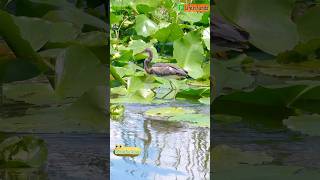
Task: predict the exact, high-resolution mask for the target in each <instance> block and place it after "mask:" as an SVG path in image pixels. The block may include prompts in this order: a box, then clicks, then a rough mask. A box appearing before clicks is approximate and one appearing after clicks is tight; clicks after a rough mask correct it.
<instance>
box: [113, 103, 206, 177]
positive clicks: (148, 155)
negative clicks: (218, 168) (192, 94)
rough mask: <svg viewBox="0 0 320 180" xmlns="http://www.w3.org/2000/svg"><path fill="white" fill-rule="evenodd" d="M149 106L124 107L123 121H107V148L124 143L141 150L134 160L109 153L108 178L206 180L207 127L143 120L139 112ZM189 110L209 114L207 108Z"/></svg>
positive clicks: (197, 107) (198, 107) (200, 107)
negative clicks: (108, 138)
mask: <svg viewBox="0 0 320 180" xmlns="http://www.w3.org/2000/svg"><path fill="white" fill-rule="evenodd" d="M179 106H180V105H179ZM190 106H192V105H190ZM153 107H154V106H142V107H140V106H138V107H137V106H134V105H127V106H126V111H125V119H124V120H123V121H121V122H116V121H111V126H110V145H111V148H114V147H115V144H125V145H126V146H137V147H140V148H141V149H142V153H141V155H140V156H138V157H135V158H123V157H118V156H115V155H113V154H112V153H111V154H110V157H111V179H120V178H121V179H123V178H128V179H166V180H170V179H209V175H210V174H209V170H210V165H209V163H210V161H209V159H210V157H209V145H210V141H209V140H210V133H209V128H197V127H190V126H187V125H184V124H181V123H172V122H167V121H159V120H151V119H145V117H144V116H143V112H144V111H145V110H147V109H149V108H153ZM192 108H196V109H198V110H199V111H205V112H208V111H209V106H199V105H197V106H193V107H192ZM111 152H112V151H111Z"/></svg>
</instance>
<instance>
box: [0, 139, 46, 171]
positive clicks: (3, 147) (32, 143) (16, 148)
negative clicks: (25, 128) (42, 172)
mask: <svg viewBox="0 0 320 180" xmlns="http://www.w3.org/2000/svg"><path fill="white" fill-rule="evenodd" d="M47 151H48V150H47V148H46V145H45V142H44V141H43V140H41V139H38V138H35V137H32V136H25V137H17V136H13V137H10V138H7V139H5V140H4V141H3V142H1V143H0V167H6V168H19V167H40V166H42V165H43V164H44V163H45V162H46V160H47Z"/></svg>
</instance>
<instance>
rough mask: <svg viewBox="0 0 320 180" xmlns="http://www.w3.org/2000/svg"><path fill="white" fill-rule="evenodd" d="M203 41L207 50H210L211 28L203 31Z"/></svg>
mask: <svg viewBox="0 0 320 180" xmlns="http://www.w3.org/2000/svg"><path fill="white" fill-rule="evenodd" d="M202 39H203V41H204V44H205V45H206V47H207V49H208V50H210V28H209V27H207V28H205V29H204V30H203V31H202Z"/></svg>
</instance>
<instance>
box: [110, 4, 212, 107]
mask: <svg viewBox="0 0 320 180" xmlns="http://www.w3.org/2000/svg"><path fill="white" fill-rule="evenodd" d="M174 5H175V2H174V1H171V0H166V1H116V0H115V1H112V2H111V15H110V16H111V17H110V20H111V22H112V31H111V32H110V33H111V50H110V52H111V53H110V54H111V66H110V69H111V70H112V71H111V86H112V87H111V88H115V87H117V86H119V85H121V86H124V87H123V88H125V91H122V92H123V93H121V94H119V93H116V92H115V91H113V92H112V94H111V95H115V96H114V98H112V100H111V102H112V103H116V102H117V103H119V102H124V101H125V100H127V101H128V103H156V102H163V101H162V100H163V99H174V98H181V99H200V98H208V97H209V93H208V90H209V85H208V84H207V85H206V86H205V87H199V85H190V84H187V81H185V80H183V79H172V78H171V77H168V78H167V77H156V76H154V75H149V74H147V73H146V72H145V71H144V69H143V66H144V65H143V60H144V59H145V58H146V57H147V56H146V54H142V53H141V52H142V51H143V50H144V49H146V48H150V49H151V50H152V52H153V60H152V63H155V62H162V63H169V64H171V65H175V66H178V67H180V68H183V69H185V70H187V71H188V74H189V76H190V77H192V78H193V79H197V80H198V81H203V82H206V81H208V80H209V74H210V66H208V64H209V63H208V59H209V54H210V53H209V49H210V43H209V42H210V33H209V22H208V21H207V22H206V18H205V17H207V19H208V13H191V14H188V13H181V12H178V9H175V8H172V7H174ZM120 7H121V8H120ZM197 22H199V24H196V23H197ZM152 63H151V65H152ZM190 95H191V96H190ZM205 101H207V99H206V100H205ZM205 101H203V102H205Z"/></svg>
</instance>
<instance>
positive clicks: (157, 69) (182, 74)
mask: <svg viewBox="0 0 320 180" xmlns="http://www.w3.org/2000/svg"><path fill="white" fill-rule="evenodd" d="M141 53H147V54H148V57H147V58H146V59H145V60H144V62H143V68H144V70H145V72H146V73H147V74H154V75H156V76H170V77H172V76H175V77H179V78H187V77H189V75H188V71H186V70H184V69H182V68H180V67H177V66H175V65H173V64H167V63H155V64H153V65H152V66H150V63H151V61H152V59H153V53H152V50H151V49H150V48H146V49H145V50H144V51H142V52H141ZM168 81H169V84H170V86H171V89H172V90H171V91H169V92H168V93H167V94H165V95H164V96H163V97H162V98H165V97H166V96H168V95H169V94H170V93H171V92H172V91H173V90H177V89H176V88H174V87H173V86H175V85H173V83H172V81H171V80H170V79H168ZM175 87H176V86H175Z"/></svg>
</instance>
